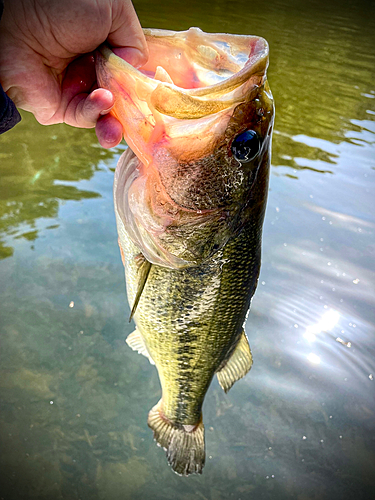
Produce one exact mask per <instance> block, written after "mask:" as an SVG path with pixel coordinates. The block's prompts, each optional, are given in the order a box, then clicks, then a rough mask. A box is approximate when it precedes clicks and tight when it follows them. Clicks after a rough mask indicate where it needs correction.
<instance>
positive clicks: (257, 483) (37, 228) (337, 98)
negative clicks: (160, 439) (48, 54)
mask: <svg viewBox="0 0 375 500" xmlns="http://www.w3.org/2000/svg"><path fill="white" fill-rule="evenodd" d="M135 5H136V7H137V9H138V12H139V15H140V18H141V21H142V24H143V25H144V26H152V27H160V28H168V29H186V28H188V27H189V26H199V27H201V28H202V29H204V30H206V31H228V32H237V33H247V34H257V35H261V36H264V37H265V38H267V40H268V41H269V43H270V50H271V61H270V70H269V80H270V84H271V88H272V90H273V93H274V97H275V102H276V124H275V134H274V145H273V161H272V164H273V170H272V175H271V184H270V193H269V201H268V209H267V215H266V221H265V227H264V238H263V265H262V271H261V278H260V284H259V287H258V290H257V292H256V295H255V297H254V300H253V304H252V312H251V314H250V316H249V319H248V322H247V326H246V330H247V333H248V336H249V338H250V344H251V346H252V350H253V355H254V360H255V361H254V366H253V368H252V370H251V372H250V374H249V375H248V376H247V377H246V378H245V379H244V380H242V381H240V382H238V383H237V384H236V385H235V386H234V387H233V389H232V390H231V391H230V393H229V394H228V395H225V394H224V393H223V391H222V390H221V389H220V387H219V386H218V384H217V382H216V380H215V381H214V382H213V384H212V386H211V388H210V390H209V392H208V394H207V397H206V400H205V405H204V420H205V425H206V446H207V463H206V467H205V469H204V473H203V475H202V476H199V477H189V478H181V477H178V476H176V475H174V474H173V473H172V471H171V470H170V468H169V467H168V465H167V463H166V459H165V456H164V453H163V452H162V451H161V450H160V449H159V448H157V447H156V445H155V443H154V442H153V439H152V432H151V431H150V430H149V429H148V427H147V424H146V420H147V413H148V411H149V409H150V408H151V407H152V406H153V405H154V404H155V403H156V402H157V401H158V399H159V397H160V387H159V382H158V377H157V373H156V370H155V368H154V367H152V366H151V365H150V364H149V363H148V361H147V360H146V359H145V358H144V357H142V356H139V355H137V354H135V353H134V352H132V351H131V350H130V349H129V348H128V347H127V345H126V344H125V342H124V339H125V338H126V336H127V334H129V333H130V332H131V331H132V329H133V326H132V325H129V324H128V321H127V318H128V314H129V305H128V304H127V301H126V297H125V286H124V278H123V267H122V263H121V259H120V255H119V250H118V247H117V235H116V229H115V220H114V212H113V206H112V179H113V170H114V168H115V165H116V161H117V159H118V157H119V155H120V153H121V151H122V150H123V149H124V147H123V146H121V147H118V148H116V149H114V150H112V151H105V150H103V149H101V148H100V147H99V146H98V143H97V141H96V139H95V135H94V133H93V132H92V131H84V130H76V129H72V128H70V127H68V126H63V125H61V126H52V127H42V126H39V125H38V124H36V123H35V121H34V119H33V118H32V117H31V116H29V115H26V114H24V115H23V120H22V122H21V124H20V125H18V126H17V127H16V128H15V129H14V130H13V131H11V132H9V133H7V134H5V135H3V136H1V138H0V256H1V257H2V260H1V261H0V280H1V288H0V314H1V320H0V321H1V325H0V329H1V366H0V368H1V372H0V400H1V413H0V424H1V425H0V449H1V457H0V498H2V499H4V500H15V499H38V500H50V499H53V500H58V499H64V500H73V499H74V500H75V499H77V500H78V499H82V500H86V499H90V500H96V499H100V500H118V499H122V500H123V499H142V500H143V499H146V498H147V499H148V498H152V499H155V500H158V499H160V500H162V499H178V500H180V499H181V500H192V499H207V500H221V499H231V498H233V499H237V500H239V499H242V500H244V499H250V498H251V499H256V500H260V499H266V500H274V499H276V500H278V499H288V500H290V499H298V500H315V499H316V500H324V499H330V500H333V499H334V500H335V499H340V500H346V499H349V500H350V499H356V500H360V499H365V500H369V499H370V498H373V491H375V477H374V468H375V432H374V431H375V402H374V396H375V380H374V378H375V361H374V354H375V315H374V310H375V290H374V284H375V266H374V260H375V259H374V257H375V240H374V228H375V217H374V211H375V206H374V188H375V145H374V144H375V79H374V77H375V53H374V47H375V22H374V19H375V8H374V3H373V2H372V3H370V2H364V1H358V2H349V1H346V0H344V2H341V1H340V2H339V1H337V2H336V3H334V2H332V1H331V2H327V1H323V0H316V1H312V2H310V3H309V4H308V5H307V6H306V5H305V6H303V7H302V5H304V4H302V3H301V2H298V1H293V0H285V1H282V0H280V1H268V2H266V3H263V2H255V3H254V5H252V4H251V3H249V2H246V1H245V0H241V1H236V2H234V1H228V0H227V1H225V2H224V1H216V2H214V3H211V2H208V1H207V2H205V3H203V2H201V1H198V0H190V2H186V3H183V2H171V1H168V2H163V3H161V4H159V3H151V2H146V1H136V2H135Z"/></svg>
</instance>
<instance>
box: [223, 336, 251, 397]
mask: <svg viewBox="0 0 375 500" xmlns="http://www.w3.org/2000/svg"><path fill="white" fill-rule="evenodd" d="M252 364H253V356H252V354H251V350H250V346H249V341H248V340H247V337H246V333H245V331H244V330H243V331H242V334H241V337H240V340H239V341H238V344H237V346H236V348H235V350H234V352H233V353H232V355H231V357H230V358H229V359H228V361H227V362H226V363H225V365H224V366H223V367H222V368H221V369H220V370H219V371H218V372H217V379H218V381H219V384H220V385H221V387H222V388H223V390H224V391H225V392H228V391H229V389H230V388H231V387H232V385H233V384H234V383H235V382H237V380H239V379H240V378H242V377H244V376H245V375H246V373H247V372H248V371H249V370H250V368H251V366H252Z"/></svg>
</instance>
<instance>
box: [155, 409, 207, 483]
mask: <svg viewBox="0 0 375 500" xmlns="http://www.w3.org/2000/svg"><path fill="white" fill-rule="evenodd" d="M147 423H148V426H149V427H150V428H151V429H152V430H153V431H154V439H155V441H156V442H157V443H158V445H159V446H161V447H162V448H164V450H165V451H166V452H167V459H168V462H169V465H170V466H171V467H172V469H173V470H174V471H175V472H176V473H177V474H179V475H182V476H188V475H190V474H201V473H202V469H203V466H204V462H205V448H204V426H203V422H202V418H201V419H200V421H199V422H197V424H196V425H181V424H179V425H177V424H173V422H170V421H169V420H168V419H167V418H166V417H165V416H164V415H163V406H162V401H161V400H160V401H159V403H158V404H157V405H156V406H154V407H153V408H152V410H151V411H150V413H149V414H148V420H147Z"/></svg>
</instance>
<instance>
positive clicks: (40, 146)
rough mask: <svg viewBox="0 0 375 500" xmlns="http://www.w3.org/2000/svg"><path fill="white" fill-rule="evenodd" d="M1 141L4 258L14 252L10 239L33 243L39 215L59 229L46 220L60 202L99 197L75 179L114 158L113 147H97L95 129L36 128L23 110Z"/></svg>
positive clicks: (0, 207)
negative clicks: (36, 138) (108, 149)
mask: <svg viewBox="0 0 375 500" xmlns="http://www.w3.org/2000/svg"><path fill="white" fill-rule="evenodd" d="M35 137H38V140H37V141H36V140H35ZM0 145H1V184H0V259H2V258H5V257H9V256H11V255H13V244H12V241H13V239H15V238H24V239H26V240H28V241H30V242H33V241H35V240H36V239H37V238H38V236H39V229H38V228H37V227H36V226H37V224H36V221H37V220H38V219H43V222H44V224H43V225H44V227H45V228H48V229H56V228H58V227H59V224H50V223H49V221H48V219H54V220H56V218H57V216H58V212H59V207H60V206H61V203H62V202H63V201H65V200H76V201H80V200H83V199H88V198H95V197H97V196H100V194H99V193H97V192H94V191H91V190H84V189H81V188H79V187H77V186H75V185H73V183H74V182H78V181H80V180H83V179H87V180H88V179H90V178H91V177H92V176H93V174H94V173H95V172H96V171H97V170H98V168H100V167H98V164H99V162H100V161H104V160H108V159H110V158H112V157H113V152H112V151H106V150H104V149H102V148H99V147H98V145H97V140H96V137H95V134H94V133H93V131H89V130H76V129H74V128H72V127H66V126H63V125H55V126H51V127H40V126H39V125H38V124H37V123H36V121H35V120H34V119H33V118H32V117H31V116H29V115H27V114H26V113H24V114H23V120H22V122H21V123H20V124H19V125H18V126H17V127H15V128H14V130H12V131H11V132H10V133H8V134H4V135H3V136H1V143H0ZM44 219H47V220H44Z"/></svg>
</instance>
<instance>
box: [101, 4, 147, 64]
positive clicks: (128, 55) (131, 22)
mask: <svg viewBox="0 0 375 500" xmlns="http://www.w3.org/2000/svg"><path fill="white" fill-rule="evenodd" d="M112 12H113V17H112V28H111V31H110V33H109V35H108V37H107V41H108V43H109V44H110V45H111V46H112V47H113V48H115V50H114V52H115V53H116V55H118V56H119V57H122V58H123V59H125V60H126V61H127V62H129V63H130V64H132V65H133V66H136V67H140V66H142V65H143V64H145V63H146V61H147V59H148V48H147V43H146V39H145V36H144V34H143V30H142V28H141V25H140V22H139V19H138V17H137V14H136V12H135V10H134V7H133V4H132V3H131V2H130V1H129V0H122V1H120V2H114V3H113V7H112Z"/></svg>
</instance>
